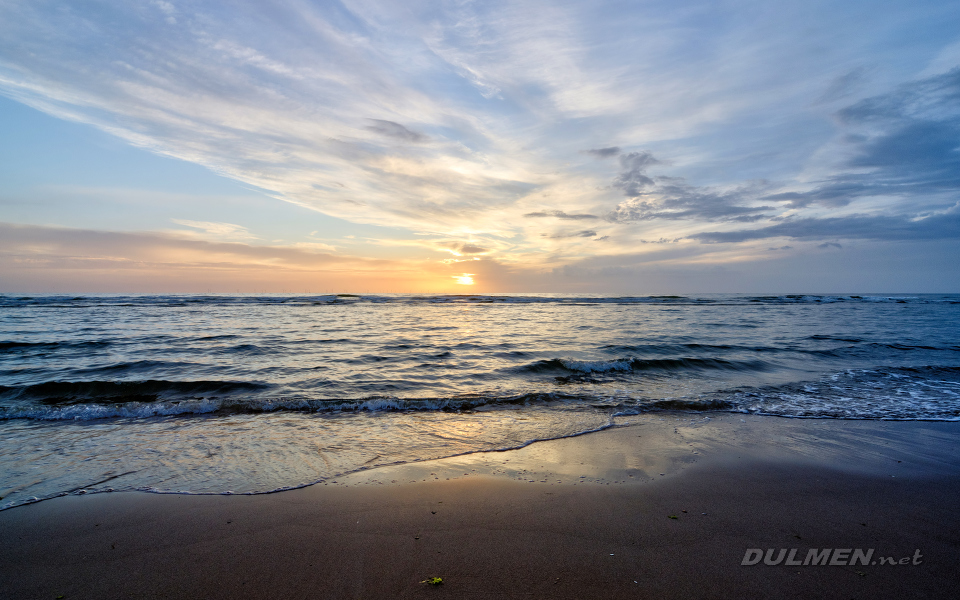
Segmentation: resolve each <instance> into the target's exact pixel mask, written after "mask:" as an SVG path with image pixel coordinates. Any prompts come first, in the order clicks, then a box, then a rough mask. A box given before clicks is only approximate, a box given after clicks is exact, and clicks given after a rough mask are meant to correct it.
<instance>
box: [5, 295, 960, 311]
mask: <svg viewBox="0 0 960 600" xmlns="http://www.w3.org/2000/svg"><path fill="white" fill-rule="evenodd" d="M369 303H373V304H384V303H392V304H484V305H491V304H574V305H576V304H653V305H656V304H666V305H714V304H715V305H756V304H835V303H873V304H875V303H896V304H931V303H932V304H960V296H958V295H955V294H917V295H911V296H893V295H823V294H787V295H777V296H747V295H729V294H712V295H699V296H612V295H574V294H500V295H485V294H437V295H423V294H321V295H309V294H305V295H294V296H290V295H283V294H211V295H177V294H174V295H129V296H127V295H92V296H63V295H38V296H15V295H10V294H0V308H19V307H59V308H89V307H96V306H168V307H189V306H197V305H222V306H234V305H236V306H243V305H288V306H302V307H315V306H347V305H356V304H369Z"/></svg>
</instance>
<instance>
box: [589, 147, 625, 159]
mask: <svg viewBox="0 0 960 600" xmlns="http://www.w3.org/2000/svg"><path fill="white" fill-rule="evenodd" d="M587 154H592V155H594V156H596V157H597V158H610V157H611V156H616V155H618V154H620V147H619V146H610V147H609V148H595V149H593V150H587Z"/></svg>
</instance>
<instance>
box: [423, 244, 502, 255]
mask: <svg viewBox="0 0 960 600" xmlns="http://www.w3.org/2000/svg"><path fill="white" fill-rule="evenodd" d="M435 244H436V246H437V247H439V248H442V249H443V250H446V251H447V252H449V253H451V254H453V255H454V256H462V255H464V254H469V255H473V254H487V253H488V252H490V251H491V249H490V248H485V247H483V246H480V245H477V244H474V243H471V242H435Z"/></svg>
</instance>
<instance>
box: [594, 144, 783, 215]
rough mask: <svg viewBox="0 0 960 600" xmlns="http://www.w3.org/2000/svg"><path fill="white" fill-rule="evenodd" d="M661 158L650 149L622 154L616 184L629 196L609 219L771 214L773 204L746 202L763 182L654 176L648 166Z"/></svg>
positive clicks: (614, 210) (611, 213)
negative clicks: (717, 184) (726, 185)
mask: <svg viewBox="0 0 960 600" xmlns="http://www.w3.org/2000/svg"><path fill="white" fill-rule="evenodd" d="M657 164H661V161H660V160H658V159H657V158H656V157H654V156H653V154H651V153H650V152H646V151H641V152H631V153H629V154H623V155H621V156H620V166H621V167H622V169H623V170H622V171H621V173H620V174H619V175H618V176H617V178H616V179H614V181H613V187H615V188H619V189H622V190H623V191H624V195H626V196H628V198H629V199H628V200H625V201H623V202H621V203H619V204H618V205H617V206H616V208H614V209H613V211H611V212H610V213H609V214H608V215H607V216H606V218H607V220H608V221H612V222H615V223H629V222H635V221H651V220H654V219H665V220H690V221H707V222H720V221H739V222H752V221H757V220H760V219H763V218H765V217H766V216H769V215H767V214H765V213H766V212H767V211H770V210H772V209H773V208H774V207H772V206H766V205H762V206H746V205H745V204H744V203H745V202H749V201H752V200H753V198H754V197H755V196H756V194H757V190H758V189H760V187H761V186H758V185H757V184H749V185H744V186H740V187H738V188H736V189H733V190H731V191H718V190H713V189H710V188H706V187H698V186H693V185H689V184H688V183H686V181H685V180H684V179H683V178H680V177H666V176H651V175H648V174H647V169H648V168H649V167H651V166H653V165H657Z"/></svg>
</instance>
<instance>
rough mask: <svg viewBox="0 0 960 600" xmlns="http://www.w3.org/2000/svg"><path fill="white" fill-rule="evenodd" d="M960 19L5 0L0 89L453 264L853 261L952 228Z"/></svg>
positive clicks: (728, 8) (200, 229)
mask: <svg viewBox="0 0 960 600" xmlns="http://www.w3.org/2000/svg"><path fill="white" fill-rule="evenodd" d="M866 8H869V10H866ZM905 14H909V15H910V18H909V19H905V18H904V15H905ZM957 14H958V9H951V8H945V7H943V6H940V7H938V8H937V9H936V10H934V9H932V8H929V7H919V8H918V7H916V6H912V5H911V6H910V7H908V8H903V7H900V5H899V4H897V3H895V2H894V3H884V4H883V5H882V6H881V7H879V8H874V4H873V3H866V2H856V1H855V2H852V3H844V4H843V5H835V6H830V7H826V6H819V5H817V6H812V7H803V8H801V7H799V5H797V6H793V5H786V4H784V5H778V7H777V10H769V11H767V10H764V11H758V10H756V6H755V3H753V2H749V1H746V0H743V1H740V0H735V1H734V2H730V3H726V4H724V5H723V6H720V5H713V4H710V3H701V4H698V5H690V6H687V5H678V4H676V3H671V2H666V1H665V0H655V1H654V2H649V3H642V4H636V3H634V4H623V3H608V2H600V3H584V2H576V1H574V0H532V1H530V2H521V3H517V2H507V1H505V0H494V1H491V2H470V1H465V2H445V1H433V0H424V1H419V0H417V1H414V2H410V3H396V2H386V1H380V0H351V1H349V2H343V3H305V2H299V1H289V2H275V3H263V2H254V1H253V0H239V1H238V2H236V3H233V4H231V5H230V6H229V7H226V6H224V5H222V4H218V3H215V2H210V1H205V0H200V1H198V2H194V3H189V4H187V3H179V2H175V1H172V0H171V1H165V0H156V1H151V2H141V3H131V2H109V1H108V2H105V3H101V4H97V5H96V6H94V5H89V4H76V3H69V2H64V1H60V0H51V1H50V2H8V3H3V4H0V93H2V94H4V95H6V96H9V97H11V98H14V99H16V100H18V101H20V102H23V103H26V104H28V105H30V106H33V107H35V108H38V109H40V110H42V111H45V112H47V113H49V114H52V115H55V116H57V117H60V118H63V119H69V120H72V121H78V122H83V123H88V124H90V125H93V126H94V127H97V128H99V129H101V130H103V131H107V132H109V133H110V134H112V135H114V136H117V137H119V138H121V139H123V140H126V141H127V142H128V143H130V144H133V145H135V146H138V147H142V148H147V149H150V150H152V151H153V152H156V153H159V154H162V155H166V156H172V157H175V158H178V159H182V160H186V161H190V162H193V163H197V164H200V165H203V166H205V167H208V168H209V169H211V170H213V171H214V172H216V173H219V174H222V175H224V176H227V177H230V178H233V179H235V180H238V181H241V182H244V183H246V184H249V185H251V186H255V187H256V188H257V189H261V190H265V191H266V193H268V194H270V195H271V196H272V197H273V198H275V199H276V200H277V201H280V202H289V203H293V204H296V205H298V206H301V207H306V208H308V209H310V210H314V211H319V212H322V213H325V214H328V215H332V216H335V217H339V218H341V219H345V220H348V221H350V222H353V223H361V224H375V225H382V226H389V227H391V228H403V229H406V230H407V231H408V232H411V234H410V235H408V236H398V239H393V240H374V241H368V242H366V243H368V244H370V245H375V244H380V245H382V246H383V247H387V248H389V247H395V248H401V247H403V248H404V249H405V250H409V251H410V252H413V251H415V250H417V249H423V250H428V251H430V252H433V253H436V255H437V256H436V257H434V259H433V260H435V261H440V260H442V259H445V260H461V259H470V260H473V259H474V258H482V260H481V261H475V262H483V263H484V264H501V265H505V264H510V265H521V264H527V265H537V268H539V269H541V270H548V269H554V268H560V267H561V266H563V265H564V264H569V265H572V264H579V263H582V262H583V261H586V260H588V259H590V258H591V257H596V258H597V259H598V260H600V259H609V258H610V257H612V256H617V255H623V256H635V255H637V253H639V254H641V255H643V256H646V257H647V258H648V259H649V260H651V261H653V260H658V259H655V254H656V253H657V252H661V251H665V250H664V249H665V248H666V247H667V246H670V247H671V248H673V250H671V251H675V252H678V253H679V252H681V250H680V246H683V250H682V252H686V253H689V255H690V256H692V255H694V254H698V253H699V254H698V255H699V256H710V257H714V258H715V259H716V260H718V261H721V260H722V261H729V260H734V258H735V257H734V254H735V252H736V251H735V250H733V249H730V250H729V254H723V257H722V259H721V258H717V257H719V256H720V254H719V253H721V252H727V251H726V250H724V251H721V250H719V249H717V248H716V247H715V246H716V243H718V242H725V243H726V244H727V245H731V244H742V245H743V246H742V248H741V249H740V250H739V252H740V255H739V257H740V259H742V260H754V259H756V256H757V252H762V253H766V254H769V252H768V251H767V250H765V248H766V247H768V246H770V243H769V242H768V243H766V244H764V245H763V247H762V248H761V247H760V246H759V245H757V244H754V243H753V242H758V241H759V240H762V239H767V238H773V237H784V238H788V239H797V240H810V241H813V240H817V241H820V242H823V243H838V244H841V245H844V251H845V252H846V251H847V250H848V249H849V247H848V246H847V245H845V244H844V243H843V240H845V239H860V240H866V239H870V240H906V239H910V240H921V239H931V240H933V239H947V238H950V237H951V236H953V235H955V227H954V225H952V224H951V223H953V221H951V219H953V218H954V217H953V214H954V213H952V212H949V207H950V206H953V205H954V204H955V203H956V202H957V201H958V200H960V196H958V194H960V163H958V159H957V157H958V151H957V148H958V145H960V142H958V140H960V108H958V106H960V103H958V98H960V68H957V67H958V66H960V63H958V61H960V53H958V52H957V51H956V48H957V45H956V39H955V36H954V34H952V33H951V34H947V33H943V32H941V31H940V29H942V28H931V27H930V26H929V25H930V24H932V23H942V22H945V20H944V19H945V15H947V16H950V15H953V16H956V15H957ZM951 36H953V37H951ZM921 42H922V43H921ZM825 56H829V59H827V58H825ZM196 218H198V219H211V220H210V221H206V220H202V221H201V220H191V219H178V220H176V221H175V223H176V224H177V225H180V226H182V227H184V228H188V229H189V230H192V231H193V234H192V235H193V236H194V237H195V238H197V239H195V240H193V241H196V242H198V243H199V241H201V240H206V241H207V242H210V243H214V242H218V241H219V242H226V241H234V242H249V244H247V245H248V246H249V247H251V248H252V247H254V246H255V245H262V246H268V245H269V244H268V242H266V241H264V240H263V239H260V238H259V237H258V236H259V235H263V236H264V238H265V239H268V240H269V239H279V238H281V237H286V236H283V235H277V234H275V233H270V234H258V231H259V230H258V229H257V228H256V227H254V226H253V224H252V222H251V223H248V224H247V225H238V224H235V223H233V221H236V220H241V219H240V218H239V217H237V216H236V215H231V214H224V215H222V216H218V215H213V216H208V213H204V214H203V215H202V216H199V217H196ZM242 222H245V221H242ZM586 226H589V229H580V228H579V227H586ZM157 228H158V229H160V228H161V226H160V225H158V227H157ZM180 231H181V234H180V235H181V236H183V235H185V233H184V232H186V231H187V229H182V230H180ZM412 232H417V233H423V234H424V235H423V236H421V239H419V240H410V239H408V238H409V237H413V236H412ZM163 239H167V238H163ZM679 239H682V240H685V241H684V242H683V243H682V244H681V243H671V244H653V243H649V242H650V240H679ZM597 240H603V243H602V244H596V243H593V242H594V241H597ZM328 242H329V240H313V239H309V240H303V239H301V240H300V241H299V242H297V243H300V244H314V245H313V246H310V248H315V249H317V250H324V249H328V248H329V249H333V246H332V245H330V244H329V243H328ZM184 243H186V242H184ZM271 243H272V242H271ZM318 244H319V245H318ZM391 245H392V246H391ZM800 245H802V244H800ZM697 246H703V247H702V248H700V249H699V250H698V249H696V248H695V247H697ZM706 246H712V247H711V248H706ZM780 248H782V247H780ZM287 251H289V252H308V247H307V246H301V248H300V249H299V250H298V249H296V248H294V247H293V246H289V247H288V248H287ZM784 253H786V252H784ZM451 255H453V257H454V258H453V259H451V258H450V256H451ZM251 260H253V259H251ZM631 260H632V259H631ZM704 260H706V259H704ZM757 260H760V259H757ZM764 260H765V259H764ZM437 264H442V263H439V262H437ZM471 268H472V267H471ZM517 268H519V267H517ZM531 268H533V267H531ZM477 277H478V279H477V281H478V284H479V282H480V279H479V278H481V277H483V273H479V274H478V275H477Z"/></svg>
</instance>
